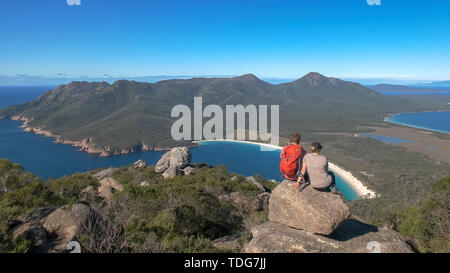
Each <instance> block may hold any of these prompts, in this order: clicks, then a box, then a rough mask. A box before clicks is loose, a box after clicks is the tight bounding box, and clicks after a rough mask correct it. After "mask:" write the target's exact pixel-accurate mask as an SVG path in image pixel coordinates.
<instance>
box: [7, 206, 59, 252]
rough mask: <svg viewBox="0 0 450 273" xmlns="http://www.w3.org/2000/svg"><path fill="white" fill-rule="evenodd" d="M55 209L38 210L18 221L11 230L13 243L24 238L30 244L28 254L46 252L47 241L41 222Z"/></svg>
mask: <svg viewBox="0 0 450 273" xmlns="http://www.w3.org/2000/svg"><path fill="white" fill-rule="evenodd" d="M56 209H57V207H43V208H39V209H36V210H35V211H33V212H31V213H30V214H28V215H27V216H25V217H22V218H20V219H18V220H17V222H18V223H17V225H16V226H15V227H14V228H13V229H12V230H11V234H12V239H13V241H17V240H19V239H20V238H25V239H27V240H28V241H30V243H31V245H30V249H29V251H30V252H46V251H47V250H48V248H49V239H48V236H47V232H46V231H45V229H44V228H43V227H42V223H41V221H42V219H45V218H46V217H47V216H48V215H49V214H51V213H52V212H53V211H55V210H56Z"/></svg>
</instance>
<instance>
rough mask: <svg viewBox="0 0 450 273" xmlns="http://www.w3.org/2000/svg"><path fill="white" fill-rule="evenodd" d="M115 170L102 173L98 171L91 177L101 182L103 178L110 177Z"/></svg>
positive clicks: (109, 169) (111, 169)
mask: <svg viewBox="0 0 450 273" xmlns="http://www.w3.org/2000/svg"><path fill="white" fill-rule="evenodd" d="M115 170H116V169H114V168H108V169H105V170H103V171H99V172H97V173H95V174H94V175H92V176H93V177H95V178H97V179H98V180H102V179H103V178H106V177H111V176H112V175H113V174H114V172H115Z"/></svg>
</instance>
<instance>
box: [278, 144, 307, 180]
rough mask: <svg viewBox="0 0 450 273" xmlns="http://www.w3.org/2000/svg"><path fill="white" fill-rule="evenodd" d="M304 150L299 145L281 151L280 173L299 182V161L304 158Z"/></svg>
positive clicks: (289, 146)
mask: <svg viewBox="0 0 450 273" xmlns="http://www.w3.org/2000/svg"><path fill="white" fill-rule="evenodd" d="M302 153H303V148H302V147H301V146H300V145H297V144H290V145H288V146H286V147H284V148H283V150H282V151H281V161H280V171H281V173H282V174H283V176H284V177H285V178H287V179H289V180H297V170H298V166H299V160H302V158H303V154H302Z"/></svg>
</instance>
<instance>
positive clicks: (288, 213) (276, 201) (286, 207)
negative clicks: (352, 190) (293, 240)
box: [269, 182, 350, 235]
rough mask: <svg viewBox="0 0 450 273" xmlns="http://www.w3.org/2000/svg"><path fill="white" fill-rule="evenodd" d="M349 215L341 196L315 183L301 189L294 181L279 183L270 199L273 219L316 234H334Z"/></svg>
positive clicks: (270, 213) (271, 218)
mask: <svg viewBox="0 0 450 273" xmlns="http://www.w3.org/2000/svg"><path fill="white" fill-rule="evenodd" d="M349 215H350V214H349V209H348V207H347V205H346V204H345V203H344V201H342V199H341V198H340V196H339V195H335V194H331V193H328V192H320V191H317V190H314V189H313V188H312V187H311V186H309V187H306V188H305V189H304V190H303V191H302V192H299V191H298V190H296V189H295V188H294V187H293V186H292V183H290V182H283V183H281V184H280V185H278V186H277V187H276V188H275V189H274V190H273V191H272V194H271V197H270V201H269V220H270V221H272V222H277V223H280V224H283V225H286V226H289V227H293V228H296V229H303V230H306V231H309V232H312V233H316V234H324V235H328V234H331V233H332V232H333V231H334V230H335V229H336V228H337V227H338V226H339V224H340V223H341V222H343V221H344V220H345V219H347V218H348V217H349Z"/></svg>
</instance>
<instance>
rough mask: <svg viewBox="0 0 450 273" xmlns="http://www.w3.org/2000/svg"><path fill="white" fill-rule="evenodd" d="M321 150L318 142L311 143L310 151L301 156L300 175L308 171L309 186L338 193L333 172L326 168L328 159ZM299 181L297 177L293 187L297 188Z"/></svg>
mask: <svg viewBox="0 0 450 273" xmlns="http://www.w3.org/2000/svg"><path fill="white" fill-rule="evenodd" d="M321 150H322V145H321V144H320V143H319V142H314V143H313V144H312V145H311V153H308V154H306V155H305V156H304V157H303V164H302V169H301V175H302V176H304V175H305V174H306V172H308V175H309V180H310V183H311V186H312V187H313V188H314V189H316V190H319V191H327V192H329V191H331V192H332V193H336V194H339V191H338V190H337V188H336V179H335V176H334V173H333V172H330V171H329V170H328V160H327V158H326V157H325V156H323V155H321V154H320V151H321ZM300 182H301V181H300V178H299V181H297V183H295V184H294V187H296V188H299V186H300Z"/></svg>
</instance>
